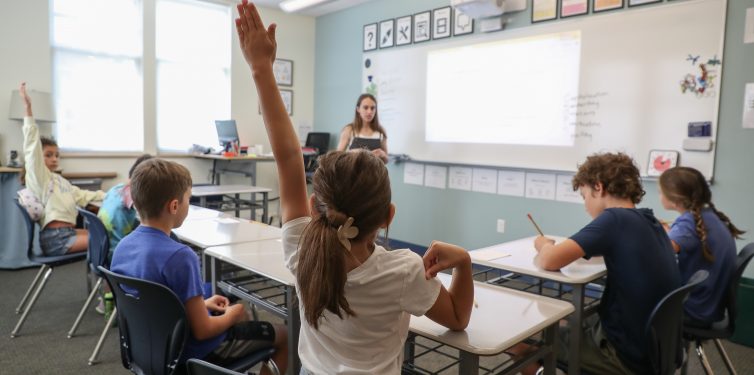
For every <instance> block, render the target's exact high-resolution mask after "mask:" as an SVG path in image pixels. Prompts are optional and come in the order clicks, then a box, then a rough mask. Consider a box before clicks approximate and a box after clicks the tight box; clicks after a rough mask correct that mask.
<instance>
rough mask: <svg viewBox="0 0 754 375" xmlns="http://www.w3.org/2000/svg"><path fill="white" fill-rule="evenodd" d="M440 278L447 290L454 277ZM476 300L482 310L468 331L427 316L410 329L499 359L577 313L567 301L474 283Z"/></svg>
mask: <svg viewBox="0 0 754 375" xmlns="http://www.w3.org/2000/svg"><path fill="white" fill-rule="evenodd" d="M437 277H438V278H440V280H441V281H442V283H443V284H444V285H445V287H446V288H447V287H449V286H450V281H451V276H450V275H447V274H438V275H437ZM474 298H475V300H476V302H477V304H478V306H479V307H472V309H471V320H470V322H469V326H468V327H466V330H464V331H451V330H449V329H447V328H445V327H443V326H441V325H439V324H437V323H435V322H433V321H432V320H430V319H429V318H427V317H426V316H422V317H415V316H412V317H411V323H410V325H409V329H411V331H412V332H414V333H416V334H418V335H421V336H424V337H427V338H430V339H432V340H434V341H437V342H440V343H443V344H445V345H450V346H452V347H454V348H457V349H460V350H463V351H465V352H469V353H473V354H477V355H495V354H499V353H501V352H502V351H504V350H505V349H508V348H510V347H512V346H513V345H515V344H518V343H519V342H521V341H523V340H524V339H525V338H527V337H529V336H531V335H533V334H535V333H536V332H538V331H541V330H542V329H544V328H546V327H547V326H549V325H551V324H558V323H557V322H558V321H559V320H560V319H563V318H565V317H566V316H567V315H568V314H570V313H572V312H573V311H574V307H573V305H572V304H570V303H568V302H566V301H560V300H556V299H552V298H549V297H543V296H539V295H535V294H531V293H526V292H521V291H518V290H513V289H509V288H500V287H498V286H494V285H489V284H485V283H480V282H475V283H474Z"/></svg>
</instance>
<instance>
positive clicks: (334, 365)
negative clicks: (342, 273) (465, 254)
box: [283, 217, 441, 375]
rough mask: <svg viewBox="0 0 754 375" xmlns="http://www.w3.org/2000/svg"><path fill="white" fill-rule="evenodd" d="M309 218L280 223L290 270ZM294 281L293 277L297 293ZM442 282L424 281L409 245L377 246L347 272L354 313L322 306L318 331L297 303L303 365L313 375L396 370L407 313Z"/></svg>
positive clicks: (417, 309)
mask: <svg viewBox="0 0 754 375" xmlns="http://www.w3.org/2000/svg"><path fill="white" fill-rule="evenodd" d="M310 221H311V218H309V217H301V218H298V219H295V220H291V221H289V222H287V223H285V224H284V225H283V250H284V251H285V260H286V265H287V266H288V269H290V270H291V272H292V273H293V274H294V275H296V267H297V265H298V244H299V239H300V237H301V233H302V232H303V231H304V228H305V227H306V225H307V224H309V222H310ZM298 284H299V280H298V279H297V280H296V286H297V288H296V293H299V288H298ZM440 287H441V284H440V281H439V280H437V279H431V280H425V278H424V265H423V263H422V260H421V258H420V257H419V256H418V255H417V254H415V253H413V252H412V251H411V250H408V249H404V250H393V251H386V250H385V248H383V247H382V246H375V249H374V252H373V253H372V255H371V256H370V257H369V259H367V260H366V262H364V263H363V264H362V265H361V266H359V267H358V268H356V269H353V270H352V271H351V272H349V273H348V279H347V281H346V288H345V295H346V299H347V300H348V303H349V305H350V307H351V309H352V310H353V311H354V312H355V313H356V316H348V315H346V314H343V315H344V319H340V318H338V316H337V315H335V314H333V313H331V312H329V311H327V310H325V312H324V316H323V318H321V319H320V322H319V330H317V329H314V327H312V326H310V325H309V324H308V323H307V322H306V319H305V318H304V311H303V307H302V306H301V304H299V313H300V314H301V332H300V336H299V343H298V353H299V356H300V358H301V364H302V366H303V367H304V368H306V369H307V370H308V371H309V372H310V373H312V374H316V375H321V374H323V375H324V374H326V375H330V374H400V372H401V364H402V362H403V344H404V342H405V341H406V336H408V323H409V319H410V316H409V314H412V315H416V316H421V315H424V313H426V312H427V310H429V309H430V308H431V307H432V306H433V305H434V303H435V301H436V300H437V296H438V295H439V293H440ZM300 299H301V296H300V294H299V300H300Z"/></svg>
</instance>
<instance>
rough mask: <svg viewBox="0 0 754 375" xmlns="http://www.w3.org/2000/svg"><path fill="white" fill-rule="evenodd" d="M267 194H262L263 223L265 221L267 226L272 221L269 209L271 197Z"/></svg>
mask: <svg viewBox="0 0 754 375" xmlns="http://www.w3.org/2000/svg"><path fill="white" fill-rule="evenodd" d="M267 194H268V193H267V192H264V193H262V221H264V223H265V224H269V223H270V222H269V220H270V213H269V211H268V208H267V204H268V203H269V202H270V201H269V197H268V196H267Z"/></svg>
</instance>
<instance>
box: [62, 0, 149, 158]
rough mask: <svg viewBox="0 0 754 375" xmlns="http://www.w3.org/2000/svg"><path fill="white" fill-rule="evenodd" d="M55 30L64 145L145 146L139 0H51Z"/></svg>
mask: <svg viewBox="0 0 754 375" xmlns="http://www.w3.org/2000/svg"><path fill="white" fill-rule="evenodd" d="M113 15H116V16H113ZM51 30H52V33H51V34H52V47H53V55H54V58H53V77H54V78H53V79H54V97H55V104H56V112H57V119H58V122H57V127H56V137H57V139H58V143H59V144H60V147H61V148H63V149H66V150H82V151H142V150H143V149H144V115H143V85H142V73H141V72H142V10H141V1H139V0H108V1H101V0H53V2H52V27H51Z"/></svg>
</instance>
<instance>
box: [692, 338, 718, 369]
mask: <svg viewBox="0 0 754 375" xmlns="http://www.w3.org/2000/svg"><path fill="white" fill-rule="evenodd" d="M696 355H697V357H699V362H700V363H701V364H702V368H704V373H705V374H707V375H713V374H714V372H713V371H712V366H710V364H709V361H708V360H707V356H706V355H705V354H704V348H703V347H702V342H701V341H697V342H696Z"/></svg>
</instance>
